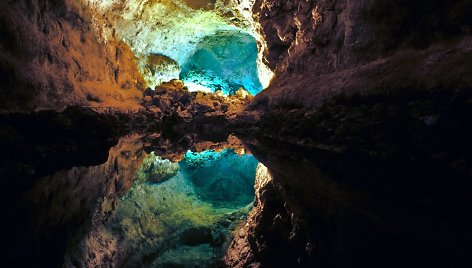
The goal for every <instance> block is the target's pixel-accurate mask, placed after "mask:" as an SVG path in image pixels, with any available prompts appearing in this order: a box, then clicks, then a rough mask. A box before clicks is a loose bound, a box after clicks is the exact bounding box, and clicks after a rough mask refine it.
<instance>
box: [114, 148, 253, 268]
mask: <svg viewBox="0 0 472 268" xmlns="http://www.w3.org/2000/svg"><path fill="white" fill-rule="evenodd" d="M257 165H258V162H257V160H256V159H255V158H254V157H253V156H252V155H242V156H239V155H237V154H236V153H235V152H234V151H233V150H232V149H225V150H223V151H221V152H215V151H205V152H202V153H192V152H188V153H187V154H186V155H185V157H184V158H183V160H182V161H181V162H179V163H171V162H170V161H168V160H164V159H162V158H160V157H159V156H156V155H154V154H153V153H151V154H150V155H149V156H147V157H146V159H145V160H144V162H143V164H142V166H141V168H140V170H139V171H138V178H137V180H136V181H135V183H134V185H133V187H132V189H131V190H130V192H129V193H128V194H127V195H125V196H124V197H123V198H121V202H120V204H119V205H118V207H117V209H116V211H115V213H114V216H113V219H112V221H111V223H112V224H111V226H110V230H112V233H113V236H115V237H117V241H120V243H121V244H120V247H122V248H123V249H124V250H125V251H126V252H129V253H128V254H129V256H128V257H127V261H126V262H125V264H124V265H128V266H151V267H175V266H177V267H208V266H212V265H216V264H218V262H219V260H220V259H221V258H222V256H223V255H224V253H225V250H226V248H227V245H228V244H229V243H230V241H231V239H232V237H233V231H234V230H235V229H236V228H237V226H238V224H240V223H241V222H242V221H243V220H244V219H245V218H246V216H247V214H248V213H249V211H250V210H251V208H252V202H253V199H254V179H255V172H256V167H257ZM143 261H145V262H146V263H143Z"/></svg>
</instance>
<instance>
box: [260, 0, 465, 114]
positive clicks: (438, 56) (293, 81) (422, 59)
mask: <svg viewBox="0 0 472 268" xmlns="http://www.w3.org/2000/svg"><path fill="white" fill-rule="evenodd" d="M471 10H472V4H471V3H470V1H464V0H455V1H447V2H444V1H415V2H411V1H390V0H385V1H372V0H368V1H349V0H336V1H332V0H329V1H328V0H326V1H323V0H320V1H314V0H311V1H281V0H258V1H256V3H255V5H254V8H253V11H254V15H255V17H256V19H257V20H258V21H259V22H260V24H261V26H262V35H263V36H264V37H265V40H266V42H267V45H268V46H267V48H268V50H267V51H266V52H265V60H266V62H267V63H268V65H269V66H270V67H271V68H272V69H273V70H275V73H276V78H275V79H274V81H273V82H272V84H271V86H270V88H269V89H268V90H266V91H265V92H264V93H263V94H261V95H260V96H259V98H260V99H262V98H265V97H268V98H271V99H272V100H274V103H279V102H281V101H280V100H281V99H283V101H285V102H294V103H300V104H303V105H305V106H312V105H320V104H321V103H322V102H323V101H324V100H326V98H329V97H331V96H333V95H338V94H345V93H351V92H355V91H356V92H359V91H362V92H365V91H369V92H370V91H374V90H392V89H394V90H398V89H407V90H411V89H431V88H435V87H440V86H450V87H452V86H454V87H462V88H463V87H465V86H466V85H467V86H470V85H471V84H472V83H471V81H470V77H471V75H470V74H471V71H470V70H471V68H470V67H471V66H470V57H471V56H470V54H471V52H470V44H471V42H472V41H471V39H470V34H471V26H472V24H471V21H470V18H469V17H468V15H467V14H469V13H470V12H471ZM438 74H441V75H438ZM466 77H468V78H466Z"/></svg>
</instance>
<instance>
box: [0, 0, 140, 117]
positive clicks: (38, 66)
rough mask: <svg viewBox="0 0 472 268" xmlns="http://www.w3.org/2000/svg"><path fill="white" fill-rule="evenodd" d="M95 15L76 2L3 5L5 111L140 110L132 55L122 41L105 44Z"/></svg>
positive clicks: (0, 71)
mask: <svg viewBox="0 0 472 268" xmlns="http://www.w3.org/2000/svg"><path fill="white" fill-rule="evenodd" d="M90 13H91V11H90V10H89V7H87V6H86V5H85V4H82V3H81V2H78V1H71V0H61V1H47V0H36V1H2V2H1V3H0V32H1V35H2V38H1V40H0V76H1V77H2V79H1V82H0V94H1V95H2V97H1V98H0V106H1V109H2V110H38V109H56V110H61V109H63V108H64V106H67V105H72V104H73V105H83V106H94V107H97V106H100V107H118V108H121V109H138V108H139V101H140V99H141V93H140V90H142V89H144V88H145V85H144V82H143V80H142V78H141V75H140V72H139V71H138V69H137V66H136V61H135V59H134V55H133V53H132V52H131V50H130V49H129V47H128V46H127V45H126V44H125V43H123V42H122V41H121V40H120V39H118V38H114V37H112V38H111V39H109V40H107V42H104V41H100V40H99V34H98V33H97V32H96V31H95V27H94V25H92V21H91V18H90Z"/></svg>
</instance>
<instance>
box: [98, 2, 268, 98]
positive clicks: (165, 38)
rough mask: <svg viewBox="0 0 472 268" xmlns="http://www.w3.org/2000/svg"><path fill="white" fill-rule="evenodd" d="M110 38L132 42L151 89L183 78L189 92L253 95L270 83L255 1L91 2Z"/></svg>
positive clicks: (140, 67) (99, 28)
mask: <svg viewBox="0 0 472 268" xmlns="http://www.w3.org/2000/svg"><path fill="white" fill-rule="evenodd" d="M90 3H91V4H92V5H94V6H95V9H96V11H97V12H96V13H94V18H95V24H96V25H97V28H98V30H97V31H99V32H100V33H101V34H102V35H103V38H104V39H105V40H106V39H107V36H111V35H113V36H115V37H118V38H119V39H121V40H123V41H124V42H125V43H126V44H128V45H129V46H130V48H131V50H132V51H133V53H134V54H135V56H136V58H137V60H138V67H139V69H140V70H141V73H142V74H143V78H144V80H145V81H146V83H147V85H148V86H149V87H151V88H154V87H155V86H157V85H159V84H161V83H162V82H167V81H169V80H171V79H175V78H177V79H179V78H180V79H182V80H184V82H185V84H186V86H187V87H188V88H189V90H190V91H197V90H201V91H212V92H214V91H216V90H222V92H223V93H224V94H231V93H233V92H235V91H236V90H238V89H239V88H240V87H243V88H245V89H246V90H248V91H249V92H250V93H252V94H253V95H255V94H257V93H259V92H260V91H261V90H262V89H263V88H266V87H267V86H268V85H269V81H270V79H271V78H272V76H273V73H272V71H271V70H270V69H269V68H268V67H267V66H266V65H265V64H264V63H263V61H262V58H263V57H262V52H263V51H264V48H265V47H266V45H265V42H264V40H263V38H262V37H261V36H260V35H259V34H258V30H257V29H258V27H259V26H258V24H257V23H256V22H255V21H254V19H253V18H252V5H253V1H252V0H245V1H236V0H225V1H223V0H201V1H193V0H192V1H190V0H186V1H183V0H166V1H145V0H133V1H132V0H124V1H117V0H109V1H98V0H91V1H90Z"/></svg>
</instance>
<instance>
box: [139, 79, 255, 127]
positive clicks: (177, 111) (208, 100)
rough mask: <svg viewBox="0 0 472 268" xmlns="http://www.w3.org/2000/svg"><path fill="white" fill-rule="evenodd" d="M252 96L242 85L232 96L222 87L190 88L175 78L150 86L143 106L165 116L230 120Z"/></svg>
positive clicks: (187, 119) (145, 93)
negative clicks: (192, 90)
mask: <svg viewBox="0 0 472 268" xmlns="http://www.w3.org/2000/svg"><path fill="white" fill-rule="evenodd" d="M252 99H253V96H252V95H251V94H249V92H247V91H246V90H244V89H242V88H241V89H239V90H237V91H236V92H235V94H234V95H231V96H225V95H224V94H223V93H222V92H221V91H217V92H216V93H205V92H189V91H188V89H187V87H186V86H185V85H184V83H183V82H182V81H180V80H176V79H173V80H171V81H170V82H165V83H162V84H161V85H159V86H156V87H155V89H154V90H151V89H150V88H148V89H147V90H146V91H145V92H144V99H143V106H144V107H145V108H146V109H147V110H148V111H150V112H152V113H154V114H156V115H160V116H161V117H162V118H164V117H165V116H177V117H179V119H181V120H183V121H186V122H192V121H201V120H203V121H211V120H212V119H213V120H215V119H217V118H220V119H223V120H226V121H230V120H232V119H234V118H235V117H236V115H237V114H238V113H240V112H241V111H243V109H244V107H245V106H246V105H247V104H248V103H249V102H250V101H251V100H252ZM174 123H177V122H174ZM215 127H218V126H215Z"/></svg>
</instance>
